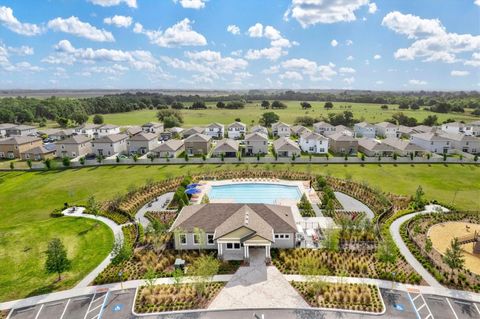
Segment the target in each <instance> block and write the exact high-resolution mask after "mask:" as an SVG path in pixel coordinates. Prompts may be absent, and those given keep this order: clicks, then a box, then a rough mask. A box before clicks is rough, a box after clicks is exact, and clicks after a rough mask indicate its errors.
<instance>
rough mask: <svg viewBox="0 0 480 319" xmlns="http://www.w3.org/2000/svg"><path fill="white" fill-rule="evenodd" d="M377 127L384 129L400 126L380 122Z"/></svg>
mask: <svg viewBox="0 0 480 319" xmlns="http://www.w3.org/2000/svg"><path fill="white" fill-rule="evenodd" d="M375 125H376V126H379V127H383V128H396V127H397V126H398V125H395V124H393V123H390V122H380V123H377V124H375Z"/></svg>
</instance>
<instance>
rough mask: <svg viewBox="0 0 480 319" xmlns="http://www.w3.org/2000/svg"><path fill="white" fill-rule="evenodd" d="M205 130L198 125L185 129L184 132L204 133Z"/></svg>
mask: <svg viewBox="0 0 480 319" xmlns="http://www.w3.org/2000/svg"><path fill="white" fill-rule="evenodd" d="M204 130H205V129H204V128H202V127H198V126H196V127H191V128H188V129H186V130H184V131H183V132H182V133H183V135H193V134H201V133H203V131H204Z"/></svg>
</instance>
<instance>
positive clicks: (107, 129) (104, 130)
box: [93, 124, 120, 137]
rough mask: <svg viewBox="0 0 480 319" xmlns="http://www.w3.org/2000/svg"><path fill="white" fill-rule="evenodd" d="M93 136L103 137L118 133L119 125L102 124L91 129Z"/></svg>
mask: <svg viewBox="0 0 480 319" xmlns="http://www.w3.org/2000/svg"><path fill="white" fill-rule="evenodd" d="M93 134H94V136H95V137H103V136H107V135H112V134H120V127H119V126H116V125H112V124H103V125H100V126H98V127H96V128H95V129H94V130H93Z"/></svg>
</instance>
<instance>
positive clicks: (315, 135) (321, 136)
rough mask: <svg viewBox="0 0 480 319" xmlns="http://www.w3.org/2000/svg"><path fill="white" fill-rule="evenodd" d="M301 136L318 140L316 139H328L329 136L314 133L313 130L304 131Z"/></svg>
mask: <svg viewBox="0 0 480 319" xmlns="http://www.w3.org/2000/svg"><path fill="white" fill-rule="evenodd" d="M301 138H303V139H306V140H316V141H327V140H328V138H326V137H325V136H323V135H321V134H318V133H313V132H304V133H303V134H302V136H301Z"/></svg>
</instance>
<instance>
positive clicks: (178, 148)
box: [152, 140, 185, 158]
mask: <svg viewBox="0 0 480 319" xmlns="http://www.w3.org/2000/svg"><path fill="white" fill-rule="evenodd" d="M184 151H185V143H184V141H183V140H168V141H166V142H165V143H162V144H160V145H159V146H158V147H156V148H155V149H153V150H152V153H153V154H154V155H155V157H159V158H166V157H168V158H175V157H178V156H179V155H180V154H181V153H183V152H184Z"/></svg>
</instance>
